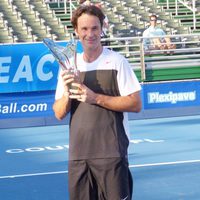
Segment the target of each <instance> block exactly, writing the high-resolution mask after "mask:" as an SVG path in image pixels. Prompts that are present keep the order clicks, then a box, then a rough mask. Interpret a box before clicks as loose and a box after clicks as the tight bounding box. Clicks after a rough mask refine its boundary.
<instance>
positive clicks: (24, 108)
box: [0, 102, 48, 114]
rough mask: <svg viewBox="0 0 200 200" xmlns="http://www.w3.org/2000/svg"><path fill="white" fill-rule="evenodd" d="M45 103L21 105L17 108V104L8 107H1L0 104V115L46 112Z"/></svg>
mask: <svg viewBox="0 0 200 200" xmlns="http://www.w3.org/2000/svg"><path fill="white" fill-rule="evenodd" d="M47 107H48V105H47V103H36V104H23V105H21V106H18V104H17V103H16V102H15V103H10V104H9V105H1V104H0V113H2V114H9V113H10V114H12V113H13V114H14V113H20V112H23V113H25V112H43V111H47Z"/></svg>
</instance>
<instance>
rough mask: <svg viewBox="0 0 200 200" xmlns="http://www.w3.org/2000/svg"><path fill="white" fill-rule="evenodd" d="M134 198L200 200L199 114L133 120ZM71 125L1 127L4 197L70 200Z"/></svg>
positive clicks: (0, 194) (7, 199) (0, 167)
mask: <svg viewBox="0 0 200 200" xmlns="http://www.w3.org/2000/svg"><path fill="white" fill-rule="evenodd" d="M129 123H130V130H131V135H130V148H129V161H130V169H131V172H132V174H133V178H134V200H198V199H200V190H199V188H200V170H199V169H200V131H199V130H200V116H199V115H196V116H185V117H174V118H159V119H145V120H134V121H130V122H129ZM67 160H68V126H67V125H66V126H65V125H60V126H46V127H31V128H15V129H0V199H1V200H68V199H69V198H68V191H67V178H68V172H67V162H68V161H67Z"/></svg>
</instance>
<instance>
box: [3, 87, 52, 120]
mask: <svg viewBox="0 0 200 200" xmlns="http://www.w3.org/2000/svg"><path fill="white" fill-rule="evenodd" d="M54 96H55V91H42V92H25V93H19V92H18V93H12V94H11V93H10V94H5V93H2V94H0V99H1V101H0V119H7V118H25V117H48V116H53V115H54V113H53V109H52V105H53V102H54V99H55V98H54Z"/></svg>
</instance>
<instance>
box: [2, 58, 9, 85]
mask: <svg viewBox="0 0 200 200" xmlns="http://www.w3.org/2000/svg"><path fill="white" fill-rule="evenodd" d="M3 63H6V64H10V63H11V57H0V83H8V80H9V75H8V76H5V75H3V76H1V74H4V73H6V74H9V69H10V65H6V66H3Z"/></svg>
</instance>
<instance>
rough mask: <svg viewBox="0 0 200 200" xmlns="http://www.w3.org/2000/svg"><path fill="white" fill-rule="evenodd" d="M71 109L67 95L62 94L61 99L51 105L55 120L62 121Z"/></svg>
mask: <svg viewBox="0 0 200 200" xmlns="http://www.w3.org/2000/svg"><path fill="white" fill-rule="evenodd" d="M70 107H71V100H70V99H69V94H64V95H63V96H62V98H61V99H58V100H56V101H55V102H54V104H53V110H54V113H55V116H56V118H57V119H59V120H62V119H63V118H64V117H65V116H66V115H67V113H68V112H69V110H70Z"/></svg>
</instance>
